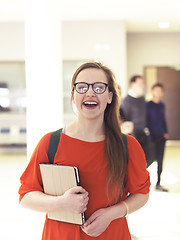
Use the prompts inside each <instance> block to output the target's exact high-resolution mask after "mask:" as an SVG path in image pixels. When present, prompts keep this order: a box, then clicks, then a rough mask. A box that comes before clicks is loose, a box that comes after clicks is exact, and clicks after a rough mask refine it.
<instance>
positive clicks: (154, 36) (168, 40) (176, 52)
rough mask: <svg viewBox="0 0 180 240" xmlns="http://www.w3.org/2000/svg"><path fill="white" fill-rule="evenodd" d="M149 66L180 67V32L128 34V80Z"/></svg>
mask: <svg viewBox="0 0 180 240" xmlns="http://www.w3.org/2000/svg"><path fill="white" fill-rule="evenodd" d="M149 65H151V66H152V65H153V66H175V67H176V66H177V67H180V32H179V33H128V34H127V76H128V79H129V78H130V77H131V76H132V75H134V74H141V75H143V70H144V66H149Z"/></svg>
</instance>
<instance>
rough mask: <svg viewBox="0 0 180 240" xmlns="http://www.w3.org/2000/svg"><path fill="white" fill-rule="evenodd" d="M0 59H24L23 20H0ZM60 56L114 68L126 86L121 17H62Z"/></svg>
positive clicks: (124, 36)
mask: <svg viewBox="0 0 180 240" xmlns="http://www.w3.org/2000/svg"><path fill="white" fill-rule="evenodd" d="M0 36H1V38H0V61H22V60H23V61H24V55H25V53H24V52H25V49H24V24H23V23H21V22H14V23H0ZM62 50H63V52H62V56H63V60H84V59H85V60H88V59H89V60H97V61H101V62H104V64H106V65H108V66H109V67H111V68H112V70H113V71H114V73H115V75H116V78H117V81H118V82H119V83H120V84H121V85H122V89H123V92H124V91H125V90H126V88H127V86H126V81H125V79H126V30H125V24H124V22H123V21H64V22H63V23H62Z"/></svg>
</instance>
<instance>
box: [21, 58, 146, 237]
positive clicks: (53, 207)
mask: <svg viewBox="0 0 180 240" xmlns="http://www.w3.org/2000/svg"><path fill="white" fill-rule="evenodd" d="M71 100H72V102H73V103H74V104H75V106H76V108H77V120H76V121H74V122H73V123H71V124H70V125H67V126H66V127H65V128H64V129H63V130H64V131H63V132H62V133H61V139H60V144H59V145H58V148H57V152H56V155H55V158H54V163H55V164H59V165H68V166H75V167H77V168H78V169H79V173H80V179H81V184H82V185H81V186H79V187H74V188H71V189H69V190H67V191H66V192H65V193H64V194H63V195H61V196H52V195H47V194H45V193H44V189H43V185H42V178H41V174H40V169H39V164H40V163H49V159H48V154H47V151H48V146H49V141H50V137H51V133H48V134H46V135H45V136H44V137H43V138H42V139H41V140H40V142H39V144H38V145H37V147H36V149H35V151H34V153H33V155H32V158H31V160H30V163H29V165H28V167H27V168H26V170H25V172H24V173H23V175H22V176H21V183H22V185H21V187H20V189H19V194H20V202H21V204H22V205H23V206H24V207H27V208H30V209H33V210H37V211H43V212H53V211H66V210H68V211H72V212H76V213H83V212H85V216H86V222H85V223H84V224H83V226H78V225H75V224H69V223H65V222H61V221H55V220H51V219H49V218H48V217H46V221H45V225H44V231H43V236H42V239H43V240H51V239H53V240H58V239H61V240H69V239H74V240H90V239H91V237H96V239H97V240H109V239H111V238H112V239H113V240H124V239H126V240H128V239H129V240H130V239H131V236H130V233H129V230H128V225H127V221H126V217H125V216H126V215H127V214H130V213H132V212H134V211H136V210H138V209H139V208H141V207H142V206H143V205H144V204H145V203H146V202H147V201H148V196H149V195H148V194H149V187H150V179H149V173H148V172H147V171H146V161H145V156H144V153H143V150H142V148H141V147H140V145H139V143H138V142H137V141H136V140H135V139H134V138H133V137H130V136H127V142H128V162H127V160H126V154H125V146H124V143H123V139H122V134H121V130H120V123H119V97H118V91H117V84H116V81H115V77H114V75H113V73H112V71H111V70H110V69H109V68H107V67H106V66H104V65H102V64H100V63H96V62H90V63H85V64H83V65H81V66H80V67H79V68H78V69H77V71H76V72H75V73H74V75H73V78H72V91H71ZM137 176H138V178H137ZM79 193H80V194H79Z"/></svg>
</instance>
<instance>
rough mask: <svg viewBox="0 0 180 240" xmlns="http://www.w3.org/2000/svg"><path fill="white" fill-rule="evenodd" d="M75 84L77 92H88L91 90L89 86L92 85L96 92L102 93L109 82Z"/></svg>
mask: <svg viewBox="0 0 180 240" xmlns="http://www.w3.org/2000/svg"><path fill="white" fill-rule="evenodd" d="M73 86H74V89H75V90H76V92H78V93H80V94H84V93H86V92H87V91H88V90H89V86H92V89H93V91H94V92H95V93H97V94H102V93H104V92H105V91H106V88H107V86H108V84H107V83H103V82H95V83H91V84H89V83H86V82H78V83H75V84H74V85H73Z"/></svg>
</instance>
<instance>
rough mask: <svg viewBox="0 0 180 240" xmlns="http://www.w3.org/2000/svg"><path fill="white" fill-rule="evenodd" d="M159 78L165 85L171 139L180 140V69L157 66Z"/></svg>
mask: <svg viewBox="0 0 180 240" xmlns="http://www.w3.org/2000/svg"><path fill="white" fill-rule="evenodd" d="M157 70H158V71H157V80H158V82H159V83H162V84H163V85H164V87H165V94H164V98H163V102H164V103H165V106H166V119H167V124H168V130H169V138H170V139H171V140H180V71H177V70H175V69H173V68H170V67H158V68H157Z"/></svg>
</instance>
